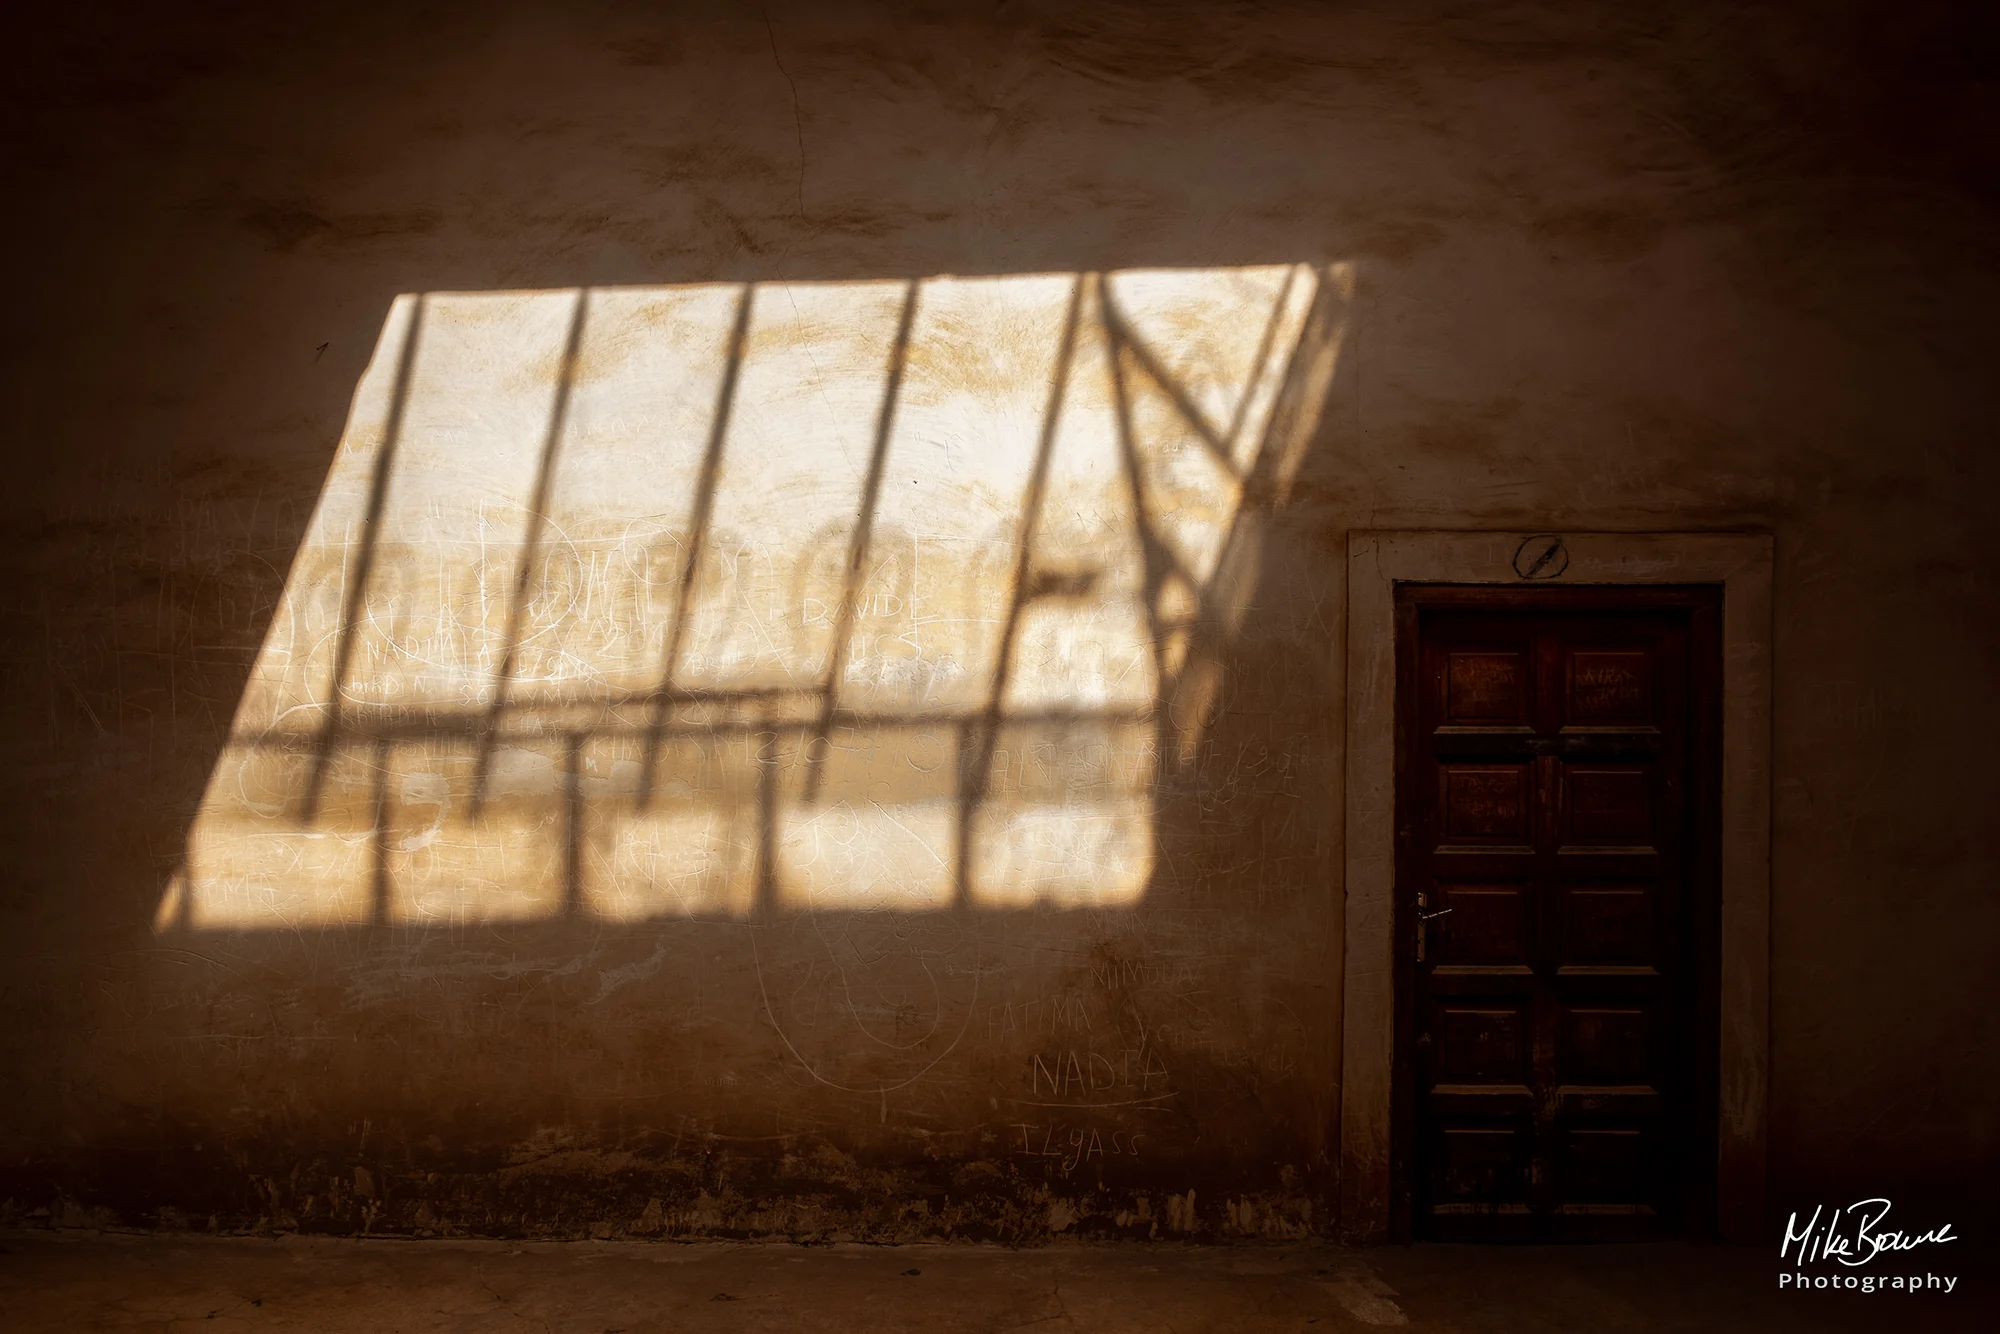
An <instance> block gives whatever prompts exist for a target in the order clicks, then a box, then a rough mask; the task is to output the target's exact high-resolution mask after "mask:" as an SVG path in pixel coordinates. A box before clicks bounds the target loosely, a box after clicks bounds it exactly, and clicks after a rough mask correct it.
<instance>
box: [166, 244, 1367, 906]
mask: <svg viewBox="0 0 2000 1334" xmlns="http://www.w3.org/2000/svg"><path fill="white" fill-rule="evenodd" d="M1348 281H1349V276H1348V274H1347V273H1346V271H1345V270H1344V269H1341V268H1338V267H1336V268H1334V269H1328V270H1319V269H1314V268H1311V267H1309V266H1304V265H1291V266H1286V265H1278V266H1268V267H1261V268H1243V269H1205V270H1175V271H1159V272H1121V273H1112V274H1105V275H1098V274H1041V275H1024V276H1014V277H1005V278H964V279H961V278H933V279H926V280H921V281H911V282H902V281H893V282H888V281H885V282H852V283H794V284H717V285H704V286H693V287H677V288H617V289H584V290H568V291H552V292H505V293H470V294H468V293H429V294H424V295H421V296H406V297H402V298H399V299H398V300H397V301H396V303H395V305H394V307H393V308H392V310H391V312H390V314H389V317H388V319H387V321H386V323H385V324H384V327H383V330H382V335H381V339H380V343H379V345H378V347H377V350H376V354H375V357H374V359H373V361H372V362H371V363H370V365H369V368H368V370H367V372H366V373H365V375H364V376H363V378H362V380H361V383H360V384H359V386H358V387H357V389H356V392H355V396H354V402H353V408H352V412H351V415H350V418H349V422H348V425H347V430H346V432H345V435H344V437H343V439H342V441H341V445H340V448H339V451H338V453H337V455H336V457H335V459H334V462H333V465H332V467H331V469H330V471H329V475H328V479H327V482H326V486H325V489H324V491H323V494H322V495H321V497H320V501H319V505H318V508H317V509H316V511H315V514H314V517H313V520H312V523H311V525H310V528H309V530H308V532H307V534H306V536H305V538H304V541H303V543H302V545H301V547H300V550H299V552H298V555H297V558H296V560H295V561H294V564H293V568H292V571H291V575H290V578H289V581H288V583H287V585H286V589H285V592H284V596H283V599H282V602H281V605H280V607H279V610H278V612H277V614H276V615H275V616H274V618H273V620H272V623H271V626H270V630H269V633H268V635H267V637H266V640H265V642H264V645H263V647H262V650H261V653H260V655H259V657H258V660H257V662H256V664H255V667H254V669H253V671H252V674H251V678H250V681H249V683H248V685H247V687H246V689H245V691H244V695H243V698H242V700H241V703H240V705H239V707H238V709H237V713H236V717H235V721H234V725H233V728H232V733H231V737H230V741H229V744H228V746H227V748H226V749H225V751H224V753H223V754H222V756H221V757H220V759H219V760H218V762H217V764H216V767H215V770H214V773H213V774H212V776H211V778H210V781H209V784H208V788H207V791H206V794H205V797H204V800H203V803H202V806H201V809H200V812H199V815H198V817H197V818H196V820H195V821H194V824H193V826H192V829H191V831H190V834H189V838H188V843H187V848H186V857H185V862H184V865H183V867H182V868H181V871H180V873H179V874H178V875H177V876H176V877H175V879H174V881H173V882H172V884H171V885H170V886H169V888H168V891H167V893H166V894H165V895H164V896H163V898H162V901H161V904H160V909H159V914H158V924H159V925H160V927H161V929H163V930H164V929H177V928H195V929H228V930H243V929H257V928H288V927H301V926H309V925H310V926H325V925H337V924H345V923H367V922H377V923H385V924H403V925H415V926H421V925H440V926H450V925H460V924H467V923H478V922H506V921H516V922H519V921H534V920H540V919H545V918H550V917H557V916H587V917H597V918H603V919H610V920H620V921H634V920H646V919H651V918H660V917H684V916H696V917H700V916H716V917H728V918H746V917H752V916H756V915H758V914H761V913H784V912H807V911H812V912H818V911H842V912H855V911H858V912H867V911H876V910H881V911H891V912H911V911H941V910H948V909H954V908H957V909H982V908H984V909H1012V908H1024V907H1030V906H1033V905H1037V904H1048V905H1053V906H1058V907H1078V906H1115V905H1119V904H1129V903H1132V902H1134V901H1135V900H1136V899H1137V898H1138V897H1139V896H1140V895H1142V894H1143V893H1144V892H1145V891H1146V889H1147V888H1148V886H1149V885H1150V884H1151V883H1152V879H1153V876H1154V874H1155V870H1156V863H1157V860H1158V859H1157V857H1156V855H1155V849H1156V843H1157V830H1156V828H1155V819H1156V808H1155V798H1156V792H1157V790H1158V785H1159V783H1160V781H1161V779H1162V777H1163V776H1164V775H1165V772H1166V771H1167V770H1168V769H1169V768H1171V767H1173V766H1176V765H1185V764H1186V763H1187V762H1188V757H1189V756H1190V755H1192V754H1193V751H1192V749H1191V747H1192V745H1193V743H1194V741H1195V740H1197V739H1198V737H1199V734H1200V732H1201V729H1202V728H1204V727H1206V726H1207V725H1208V723H1209V721H1210V720H1211V718H1212V714H1213V700H1214V698H1215V690H1216V681H1217V679H1218V677H1217V671H1218V668H1217V648H1218V646H1219V645H1220V644H1222V643H1224V642H1225V641H1226V640H1227V638H1228V636H1229V635H1231V634H1233V633H1234V631H1235V628H1236V626H1237V624H1238V623H1239V621H1240V618H1241V616H1242V613H1243V609H1244V607H1245V606H1247V605H1248V602H1249V599H1250V598H1251V596H1252V594H1253V592H1254V586H1255V579H1256V563H1255V553H1256V543H1255V541H1254V540H1252V536H1253V535H1252V532H1251V529H1252V527H1253V526H1254V523H1255V520H1256V516H1257V514H1259V513H1260V512H1266V511H1268V510H1269V509H1270V508H1271V507H1273V506H1275V505H1276V504H1278V503H1281V502H1282V500H1283V497H1284V495H1285V493H1286V491H1287V489H1288V488H1289V486H1290V485H1291V478H1292V474H1293V472H1294V471H1295V470H1296V466H1297V460H1298V458H1299V456H1300V453H1301V451H1302V450H1303V448H1304V442H1305V436H1306V435H1307V434H1308V433H1309V432H1310V430H1311V427H1312V424H1313V423H1314V422H1315V421H1316V420H1317V404H1318V396H1319V395H1320V394H1322V393H1323V391H1324V388H1325V382H1326V380H1327V378H1328V377H1329V376H1330V375H1331V371H1332V364H1333V357H1334V354H1335V351H1336V349H1337V345H1338V335H1339V318H1338V317H1339V312H1340V310H1341V309H1342V305H1341V298H1342V297H1343V296H1344V294H1345V287H1346V284H1347V282H1348Z"/></svg>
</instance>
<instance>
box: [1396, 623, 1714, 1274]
mask: <svg viewBox="0 0 2000 1334" xmlns="http://www.w3.org/2000/svg"><path fill="white" fill-rule="evenodd" d="M1402 601H1403V606H1402V609H1401V613H1402V617H1403V621H1404V626H1403V629H1404V634H1403V636H1402V639H1403V641H1404V642H1403V649H1404V652H1403V663H1402V668H1403V671H1402V676H1401V689H1400V691H1399V694H1400V695H1401V697H1402V698H1401V699H1400V701H1399V711H1400V713H1401V715H1402V716H1401V718H1400V720H1399V721H1400V722H1401V728H1400V737H1401V745H1400V746H1399V750H1400V752H1401V753H1400V754H1399V789H1400V790H1399V810H1398V833H1399V836H1400V837H1399V843H1400V855H1399V866H1398V877H1397V882H1398V897H1397V908H1398V913H1399V918H1400V924H1401V927H1402V930H1401V932H1400V937H1401V940H1402V944H1403V950H1404V960H1403V969H1402V971H1403V975H1404V977H1405V979H1406V980H1407V982H1408V984H1409V985H1408V986H1407V988H1406V990H1407V993H1408V1003H1407V1005H1406V1007H1405V1033H1404V1037H1405V1042H1406V1046H1407V1052H1406V1059H1405V1061H1404V1069H1405V1076H1406V1081H1407V1085H1408V1087H1407V1092H1406V1094H1405V1097H1406V1101H1407V1112H1408V1115H1407V1117H1406V1124H1407V1125H1408V1128H1409V1129H1408V1135H1407V1138H1408V1140H1409V1144H1408V1150H1409V1152H1410V1154H1411V1156H1412V1157H1413V1158H1414V1162H1413V1163H1412V1164H1411V1165H1410V1166H1411V1169H1412V1170H1410V1171H1409V1172H1408V1179H1409V1190H1410V1199H1409V1205H1410V1208H1411V1210H1412V1212H1413V1215H1414V1216H1413V1218H1412V1219H1411V1221H1412V1222H1413V1223H1414V1225H1415V1226H1416V1229H1417V1230H1418V1231H1419V1232H1420V1233H1421V1234H1422V1235H1426V1236H1430V1237H1435V1238H1466V1239H1490V1240H1501V1239H1559V1238H1576V1239H1590V1238H1619V1237H1643V1236H1650V1235H1661V1234H1663V1233H1666V1232H1669V1231H1672V1230H1675V1229H1676V1228H1677V1226H1678V1223H1679V1220H1680V1216H1681V1215H1682V1213H1683V1212H1684V1206H1685V1204H1686V1190H1685V1186H1686V1185H1687V1184H1688V1181H1689V1179H1690V1178H1689V1176H1688V1169H1689V1167H1690V1166H1691V1165H1692V1164H1693V1163H1694V1161H1695V1156H1696V1147H1697V1146H1696V1140H1697V1138H1698V1137H1697V1136H1695V1135H1693V1134H1692V1133H1691V1131H1692V1115H1691V1114H1692V1110H1693V1108H1694V1106H1695V1104H1696V1103H1697V1102H1698V1101H1700V1096H1699V1095H1700V1092H1701V1089H1700V1085H1701V1083H1702V1081H1701V1080H1700V1079H1699V1078H1698V1077H1697V1075H1696V1071H1695V1065H1696V1059H1695V1057H1696V1048H1697V1047H1698V1046H1699V1045H1700V1044H1699V1043H1697V1042H1696V1041H1695V1037H1696V1034H1695V1031H1694V1030H1695V1029H1696V1028H1697V1027H1698V1021H1699V1013H1698V1012H1699V1010H1700V1007H1699V1005H1698V1004H1697V1002H1696V993H1697V990H1698V988H1697V980H1698V979H1697V973H1698V972H1699V971H1700V965H1699V960H1698V958H1697V950H1696V949H1695V945H1694V942H1695V937H1696V934H1697V917H1698V916H1699V913H1698V905H1697V902H1696V900H1697V898H1698V897H1699V895H1698V893H1697V891H1698V890H1699V889H1700V887H1701V885H1702V884H1703V879H1702V870H1703V860H1704V853H1703V843H1704V840H1703V838H1702V832H1703V831H1702V824H1703V813H1704V807H1705V805H1706V804H1707V803H1706V800H1705V793H1706V784H1705V783H1704V782H1703V781H1701V780H1702V779H1703V778H1704V775H1703V774H1701V773H1700V772H1699V771H1700V770H1701V768H1702V767H1703V765H1704V764H1705V763H1707V762H1708V760H1709V759H1710V758H1712V757H1711V756H1710V754H1709V753H1710V751H1712V749H1713V747H1712V746H1711V745H1709V744H1708V743H1709V741H1710V740H1712V738H1711V737H1710V736H1709V735H1708V732H1709V731H1711V730H1712V729H1704V728H1700V727H1697V726H1696V724H1697V723H1698V722H1699V721H1700V720H1701V719H1702V718H1703V717H1705V716H1707V715H1708V714H1709V713H1710V712H1712V711H1711V710H1710V708H1709V705H1710V704H1711V703H1712V696H1713V685H1714V681H1713V677H1714V671H1713V668H1714V666H1715V664H1714V663H1713V662H1712V661H1711V659H1712V657H1713V654H1712V652H1711V651H1710V650H1711V648H1712V643H1713V610H1714V603H1713V598H1712V596H1711V595H1708V594H1706V593H1703V592H1700V591H1697V590H1661V591H1657V592H1653V591H1642V592H1638V593H1634V592H1631V591H1625V590H1614V589H1566V590H1548V591H1546V592H1544V591H1542V590H1532V591H1527V590H1523V591H1515V590H1506V589H1491V590H1472V589H1460V590H1445V589H1429V590H1426V589H1422V588H1410V589H1406V590H1404V592H1403V595H1402Z"/></svg>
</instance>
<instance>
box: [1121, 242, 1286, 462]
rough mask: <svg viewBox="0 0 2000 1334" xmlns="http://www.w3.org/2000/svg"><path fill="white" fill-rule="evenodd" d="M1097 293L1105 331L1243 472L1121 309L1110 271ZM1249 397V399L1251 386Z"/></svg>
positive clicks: (1211, 448)
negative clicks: (1112, 285)
mask: <svg viewBox="0 0 2000 1334" xmlns="http://www.w3.org/2000/svg"><path fill="white" fill-rule="evenodd" d="M1097 293H1098V296H1097V307H1098V311H1099V312H1100V317H1101V318H1102V320H1103V322H1104V331H1105V333H1106V335H1107V336H1108V337H1109V338H1110V339H1111V341H1112V344H1113V346H1114V347H1124V348H1126V349H1128V350H1129V351H1130V352H1131V353H1132V360H1133V361H1134V362H1136V363H1137V364H1138V366H1139V369H1140V370H1142V371H1144V372H1146V376H1147V378H1149V379H1151V380H1152V381H1153V382H1154V383H1155V384H1157V385H1159V386H1160V389H1161V391H1162V392H1163V393H1165V394H1166V396H1167V400H1168V401H1169V402H1171V403H1172V404H1173V405H1174V410H1175V411H1176V412H1178V413H1179V414H1180V415H1181V417H1182V418H1183V419H1184V420H1185V421H1186V422H1187V424H1188V425H1189V426H1191V427H1193V428H1194V433H1195V435H1196V437H1197V438H1198V439H1200V441H1201V443H1202V444H1203V445H1205V446H1207V448H1208V452H1209V453H1211V454H1213V455H1214V456H1215V461H1216V462H1217V463H1219V464H1221V465H1222V467H1223V469H1224V471H1226V472H1228V473H1229V474H1230V475H1231V476H1232V477H1233V476H1236V475H1237V474H1238V473H1240V472H1241V469H1239V468H1238V467H1237V466H1236V460H1235V459H1233V458H1231V457H1230V456H1229V440H1228V438H1227V437H1225V436H1223V435H1222V434H1220V433H1219V432H1218V431H1217V430H1216V429H1215V427H1213V426H1211V425H1210V424H1209V421H1208V418H1207V417H1205V416H1203V415H1202V411H1201V409H1200V408H1199V407H1198V406H1196V404H1195V401H1194V400H1193V399H1191V398H1189V397H1188V393H1187V390H1186V389H1184V388H1182V386H1181V383H1180V381H1179V380H1177V379H1175V378H1174V375H1173V372H1171V371H1169V370H1168V369H1167V368H1166V367H1165V366H1163V365H1161V364H1160V360H1159V358H1158V357H1156V356H1154V355H1153V352H1152V349H1151V348H1149V347H1147V346H1146V344H1145V343H1144V342H1143V341H1142V340H1141V339H1140V338H1139V335H1138V333H1137V332H1136V331H1135V330H1134V329H1133V328H1132V324H1131V321H1129V320H1127V319H1126V318H1125V314H1124V312H1123V311H1121V310H1119V308H1118V302H1117V300H1116V299H1115V298H1114V297H1113V296H1112V292H1111V282H1110V278H1109V276H1108V275H1107V276H1106V277H1103V278H1100V279H1099V280H1098V283H1097ZM1116 364H1117V363H1116V360H1115V358H1114V360H1113V367H1114V371H1113V373H1114V374H1116V373H1117V371H1116ZM1245 399H1246V401H1247V400H1248V391H1247V390H1246V391H1245Z"/></svg>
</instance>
